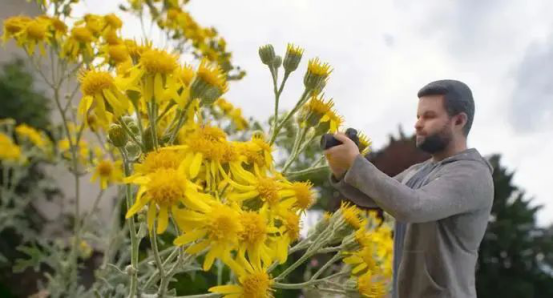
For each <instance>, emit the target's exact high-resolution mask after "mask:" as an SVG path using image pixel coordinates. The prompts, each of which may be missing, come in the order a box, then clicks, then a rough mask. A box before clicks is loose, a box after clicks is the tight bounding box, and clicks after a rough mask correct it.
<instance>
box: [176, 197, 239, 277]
mask: <svg viewBox="0 0 553 299" xmlns="http://www.w3.org/2000/svg"><path fill="white" fill-rule="evenodd" d="M208 203H209V204H208ZM176 220H177V223H178V224H179V226H180V227H181V229H183V230H184V234H183V235H181V236H180V237H178V238H176V239H175V240H174V244H175V245H177V246H182V245H186V244H189V243H191V242H194V241H197V243H196V244H194V245H192V246H190V247H189V248H188V249H187V250H186V252H187V253H188V254H195V253H198V252H200V251H202V250H204V249H206V248H209V251H208V252H207V255H206V257H205V259H204V264H203V269H204V270H205V271H208V270H209V269H210V268H211V266H212V265H213V262H214V260H215V259H216V258H219V259H221V260H223V261H224V260H226V258H227V257H228V256H230V251H231V250H233V249H235V248H237V247H238V244H239V242H240V241H239V236H240V233H241V232H242V230H243V227H242V224H241V222H240V211H239V210H238V209H236V208H231V207H229V206H226V205H224V204H222V203H220V202H217V201H214V200H213V201H206V202H203V203H200V204H198V205H197V208H196V209H185V210H179V211H178V212H177V213H176Z"/></svg>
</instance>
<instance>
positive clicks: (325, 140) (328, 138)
mask: <svg viewBox="0 0 553 299" xmlns="http://www.w3.org/2000/svg"><path fill="white" fill-rule="evenodd" d="M346 136H348V138H349V139H351V140H352V141H353V142H355V144H356V145H357V147H359V137H358V136H357V130H355V129H352V128H349V129H347V130H346ZM340 144H342V141H340V140H338V139H336V138H334V135H333V134H324V135H323V136H322V137H321V148H322V149H323V150H327V149H329V148H331V147H334V146H337V145H340Z"/></svg>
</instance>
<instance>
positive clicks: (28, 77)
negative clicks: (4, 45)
mask: <svg viewBox="0 0 553 299" xmlns="http://www.w3.org/2000/svg"><path fill="white" fill-rule="evenodd" d="M49 103H50V100H49V99H48V98H47V97H45V96H44V95H43V93H41V92H38V91H37V90H36V86H35V85H34V78H33V75H32V74H31V73H29V72H28V71H27V70H26V69H25V64H24V62H23V60H21V59H17V60H15V61H12V62H9V63H7V64H5V65H3V66H2V72H1V73H0V119H2V118H12V119H15V121H16V122H17V123H18V124H20V123H26V124H28V125H30V126H32V127H35V128H41V129H44V128H47V127H49V125H50V118H49V117H50V106H49Z"/></svg>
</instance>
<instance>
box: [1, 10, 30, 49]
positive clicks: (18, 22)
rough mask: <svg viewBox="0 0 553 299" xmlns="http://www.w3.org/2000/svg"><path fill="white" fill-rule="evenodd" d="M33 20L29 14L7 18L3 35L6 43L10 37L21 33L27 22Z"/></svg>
mask: <svg viewBox="0 0 553 299" xmlns="http://www.w3.org/2000/svg"><path fill="white" fill-rule="evenodd" d="M32 20H33V19H31V18H30V17H28V16H15V17H10V18H7V19H6V20H5V21H4V34H3V35H2V41H3V42H4V43H5V42H6V41H8V39H10V38H12V37H15V36H16V35H18V34H19V33H21V32H22V31H23V30H24V29H25V27H26V26H27V24H28V23H30V22H31V21H32Z"/></svg>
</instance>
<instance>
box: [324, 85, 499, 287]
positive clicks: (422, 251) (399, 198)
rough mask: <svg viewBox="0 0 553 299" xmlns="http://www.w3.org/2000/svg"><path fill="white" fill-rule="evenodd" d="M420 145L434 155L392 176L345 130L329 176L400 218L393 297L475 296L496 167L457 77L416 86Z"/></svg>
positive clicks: (362, 202)
mask: <svg viewBox="0 0 553 299" xmlns="http://www.w3.org/2000/svg"><path fill="white" fill-rule="evenodd" d="M418 98H419V104H418V109H417V121H416V123H415V130H416V143H417V147H418V148H420V149H421V150H423V151H425V152H428V153H430V154H431V155H432V158H431V159H429V160H428V161H425V162H423V163H419V164H416V165H413V166H411V167H410V168H408V169H407V170H405V171H403V172H402V173H400V174H398V175H397V176H395V177H393V178H392V177H389V176H387V175H386V174H384V173H383V172H381V171H380V170H378V169H377V168H376V167H375V166H374V165H373V164H371V162H369V161H368V160H367V159H365V158H364V157H363V156H361V155H360V153H359V149H358V148H357V146H356V145H355V143H354V142H353V141H351V140H350V139H349V138H348V137H346V135H344V134H342V133H337V134H336V135H335V137H336V139H338V140H340V141H341V142H342V144H341V145H338V146H335V147H332V148H330V149H328V150H326V151H325V156H326V159H327V160H328V164H329V166H330V169H331V171H332V176H331V178H330V179H331V182H332V184H333V186H334V187H335V188H336V189H338V190H339V191H340V192H341V193H342V194H343V195H344V196H345V197H347V198H348V199H350V200H351V201H353V202H354V203H355V204H357V205H359V206H362V207H379V208H382V209H383V210H384V211H386V212H387V213H389V214H390V215H391V216H393V217H394V218H395V220H396V224H395V230H394V261H393V288H392V296H393V297H476V288H475V268H476V262H477V259H478V248H479V246H480V242H481V241H482V238H483V236H484V232H485V230H486V227H487V224H488V220H489V217H490V211H491V207H492V203H493V197H494V186H493V179H492V173H493V169H492V167H491V165H490V164H489V163H488V162H487V160H485V159H484V158H482V156H481V155H480V153H479V152H478V151H477V150H476V149H474V148H467V137H468V135H469V132H470V129H471V127H472V123H473V119H474V110H475V109H474V100H473V97H472V92H471V90H470V88H469V87H468V86H467V85H466V84H464V83H462V82H460V81H456V80H440V81H435V82H431V83H429V84H427V85H426V86H424V87H423V88H422V89H421V90H420V91H419V92H418Z"/></svg>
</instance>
